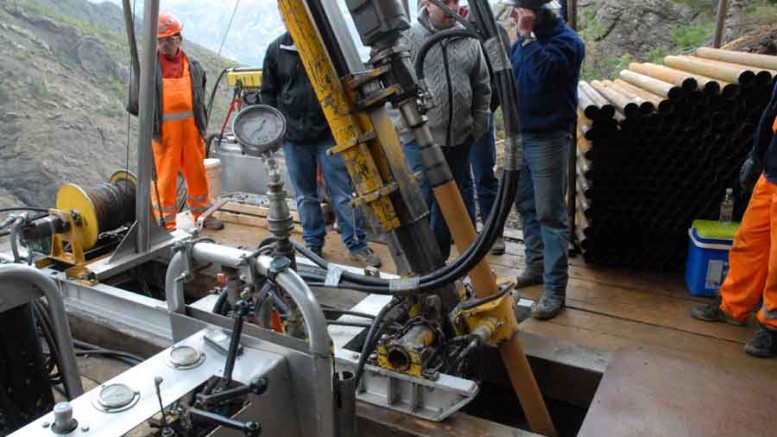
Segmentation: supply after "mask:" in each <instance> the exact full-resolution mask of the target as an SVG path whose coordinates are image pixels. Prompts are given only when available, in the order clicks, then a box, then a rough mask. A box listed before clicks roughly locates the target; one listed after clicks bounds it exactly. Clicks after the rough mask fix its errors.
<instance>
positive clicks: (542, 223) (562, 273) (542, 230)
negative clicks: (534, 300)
mask: <svg viewBox="0 0 777 437" xmlns="http://www.w3.org/2000/svg"><path fill="white" fill-rule="evenodd" d="M570 140H571V139H570V135H569V133H568V132H566V131H553V132H548V133H542V134H524V135H523V147H524V149H523V156H524V160H525V166H524V168H523V170H522V171H521V172H520V179H519V182H518V196H517V198H516V201H515V204H516V206H517V208H518V212H520V213H521V220H522V222H523V239H524V242H525V244H526V268H527V271H528V272H530V273H539V272H543V280H544V283H545V297H549V298H556V299H564V297H565V296H566V289H567V282H568V279H569V274H568V272H567V263H568V257H569V252H568V251H569V230H568V228H567V212H566V209H567V206H566V188H567V183H566V179H567V162H568V160H569V142H570Z"/></svg>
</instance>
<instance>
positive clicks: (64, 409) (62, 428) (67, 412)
mask: <svg viewBox="0 0 777 437" xmlns="http://www.w3.org/2000/svg"><path fill="white" fill-rule="evenodd" d="M76 428H78V421H77V420H75V419H74V418H73V407H72V406H71V405H70V402H60V403H58V404H57V405H54V425H52V426H51V430H52V431H54V432H55V433H57V434H68V433H70V432H72V431H73V430H75V429H76Z"/></svg>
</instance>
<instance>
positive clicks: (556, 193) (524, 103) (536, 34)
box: [508, 0, 585, 320]
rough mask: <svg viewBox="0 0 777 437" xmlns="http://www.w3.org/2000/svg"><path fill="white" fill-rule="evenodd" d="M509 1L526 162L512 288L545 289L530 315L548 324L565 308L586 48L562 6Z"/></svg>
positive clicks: (540, 1)
mask: <svg viewBox="0 0 777 437" xmlns="http://www.w3.org/2000/svg"><path fill="white" fill-rule="evenodd" d="M508 3H510V4H512V6H513V11H512V14H511V17H512V18H513V20H515V22H516V23H517V26H518V40H517V41H516V43H515V44H514V45H513V49H512V56H511V57H512V63H513V68H514V70H515V75H516V81H517V87H518V98H519V104H518V115H519V118H520V122H521V130H522V136H523V142H524V162H525V165H526V167H525V168H524V171H522V172H521V173H522V174H521V176H520V180H519V189H518V196H517V199H516V205H517V207H518V211H519V212H520V213H521V218H522V223H523V235H524V241H525V243H526V269H525V271H524V272H523V273H522V274H521V275H520V276H519V277H518V286H519V287H527V286H530V285H534V284H542V283H544V284H545V293H544V294H543V297H542V299H541V300H540V301H539V302H538V303H537V304H536V305H535V307H534V317H535V318H538V319H541V320H546V319H550V318H553V317H555V316H556V315H557V314H558V313H559V312H560V311H561V310H562V309H563V307H564V301H565V298H566V288H567V281H568V279H569V275H568V273H567V261H568V260H567V258H568V250H569V235H568V234H569V231H568V229H567V220H566V218H567V213H566V194H565V191H566V186H567V183H566V178H567V160H568V159H569V146H570V140H571V132H572V129H573V126H574V123H575V121H576V119H577V82H578V80H579V78H580V69H581V66H582V63H583V58H584V57H585V47H584V45H583V42H582V41H581V40H580V38H579V37H578V36H577V34H576V33H575V32H574V31H573V30H572V29H570V28H569V27H567V26H566V25H565V24H564V22H563V21H562V20H561V19H559V18H558V11H559V7H560V6H559V4H558V2H556V1H555V0H553V1H550V0H512V1H509V2H508Z"/></svg>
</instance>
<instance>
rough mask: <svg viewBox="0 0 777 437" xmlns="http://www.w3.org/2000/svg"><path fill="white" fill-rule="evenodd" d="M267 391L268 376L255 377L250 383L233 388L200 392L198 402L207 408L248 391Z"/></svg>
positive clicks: (261, 392)
mask: <svg viewBox="0 0 777 437" xmlns="http://www.w3.org/2000/svg"><path fill="white" fill-rule="evenodd" d="M265 391H267V378H264V377H262V378H254V379H253V380H252V381H251V383H250V384H249V385H243V386H240V387H236V388H233V389H229V390H224V391H222V392H220V393H216V394H212V395H204V394H198V395H197V402H198V403H199V404H200V405H202V406H203V407H206V408H207V406H209V405H216V404H220V403H222V402H224V401H228V400H231V399H234V398H236V397H239V396H243V395H246V394H248V393H253V394H255V395H257V396H261V395H262V394H264V392H265Z"/></svg>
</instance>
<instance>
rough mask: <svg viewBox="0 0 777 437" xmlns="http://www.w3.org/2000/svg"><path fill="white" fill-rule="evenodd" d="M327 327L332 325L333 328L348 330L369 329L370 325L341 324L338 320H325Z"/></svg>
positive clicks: (356, 323) (357, 323)
mask: <svg viewBox="0 0 777 437" xmlns="http://www.w3.org/2000/svg"><path fill="white" fill-rule="evenodd" d="M326 324H327V325H334V326H346V327H350V328H370V327H372V325H370V324H369V323H364V322H362V323H359V322H341V321H339V320H327V321H326Z"/></svg>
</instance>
